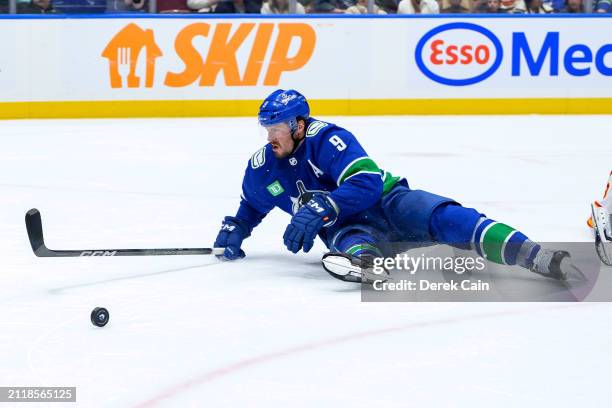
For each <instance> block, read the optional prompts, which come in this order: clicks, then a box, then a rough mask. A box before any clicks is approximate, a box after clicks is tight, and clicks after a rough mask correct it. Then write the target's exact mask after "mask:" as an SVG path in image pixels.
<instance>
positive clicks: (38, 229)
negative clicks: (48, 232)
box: [25, 208, 46, 256]
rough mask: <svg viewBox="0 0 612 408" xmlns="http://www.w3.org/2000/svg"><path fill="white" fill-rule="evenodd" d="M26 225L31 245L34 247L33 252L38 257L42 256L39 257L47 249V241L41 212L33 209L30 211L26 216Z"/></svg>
mask: <svg viewBox="0 0 612 408" xmlns="http://www.w3.org/2000/svg"><path fill="white" fill-rule="evenodd" d="M25 223H26V230H27V231H28V238H29V240H30V245H31V246H32V251H34V253H35V254H36V256H42V255H39V253H42V252H44V250H45V249H46V247H45V240H44V238H43V231H42V221H41V219H40V211H38V210H37V209H36V208H32V209H31V210H30V211H28V212H27V213H26V215H25Z"/></svg>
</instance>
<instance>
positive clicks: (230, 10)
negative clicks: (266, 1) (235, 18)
mask: <svg viewBox="0 0 612 408" xmlns="http://www.w3.org/2000/svg"><path fill="white" fill-rule="evenodd" d="M261 6H262V0H221V1H219V2H218V3H217V6H216V7H215V8H214V10H212V13H216V14H260V13H261Z"/></svg>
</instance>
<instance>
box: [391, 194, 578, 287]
mask: <svg viewBox="0 0 612 408" xmlns="http://www.w3.org/2000/svg"><path fill="white" fill-rule="evenodd" d="M383 210H384V211H385V214H386V215H387V218H388V219H389V221H390V222H391V224H392V225H393V226H394V227H395V228H396V229H397V230H398V231H402V232H404V235H403V236H404V238H405V239H411V240H417V239H418V240H422V241H424V242H425V241H435V242H440V243H445V244H448V245H452V246H455V247H458V248H461V249H474V250H476V252H478V254H479V255H480V256H483V257H485V258H486V259H488V260H489V261H491V262H494V263H499V264H505V265H520V266H522V267H524V268H527V269H529V270H530V271H532V272H535V273H538V274H541V275H544V276H547V277H551V278H555V279H566V278H567V276H568V273H570V272H571V271H573V270H574V268H575V267H574V266H573V265H572V264H571V262H570V259H569V253H567V252H565V251H553V250H547V249H543V248H541V246H540V245H539V244H537V243H535V242H533V241H531V240H529V239H528V238H527V236H526V235H525V234H523V233H522V232H520V231H517V230H516V229H514V228H512V227H510V226H508V225H506V224H503V223H500V222H497V221H495V220H492V219H490V218H487V217H486V216H485V215H484V214H482V213H480V212H478V211H476V210H475V209H473V208H466V207H463V206H461V205H460V204H458V203H456V202H455V201H453V200H451V199H449V198H446V197H442V196H438V195H436V194H432V193H428V192H426V191H422V190H410V189H409V188H408V186H407V185H400V186H396V187H395V188H394V189H393V190H392V191H391V192H389V194H387V196H386V197H384V198H383Z"/></svg>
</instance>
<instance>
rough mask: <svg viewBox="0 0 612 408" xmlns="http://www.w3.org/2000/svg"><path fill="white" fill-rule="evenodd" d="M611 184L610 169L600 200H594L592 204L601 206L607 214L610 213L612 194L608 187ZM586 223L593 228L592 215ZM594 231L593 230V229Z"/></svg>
mask: <svg viewBox="0 0 612 408" xmlns="http://www.w3.org/2000/svg"><path fill="white" fill-rule="evenodd" d="M611 186H612V171H611V172H610V176H609V177H608V182H607V183H606V188H605V190H604V194H603V198H602V199H601V200H595V201H594V202H593V203H592V205H594V206H595V207H596V208H603V209H604V210H605V211H607V212H608V214H612V197H610V196H611V195H612V194H609V193H610V187H611ZM587 225H588V226H589V227H591V228H594V227H595V225H594V222H593V216H592V215H591V217H589V219H588V220H587ZM593 232H595V231H593Z"/></svg>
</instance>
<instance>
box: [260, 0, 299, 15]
mask: <svg viewBox="0 0 612 408" xmlns="http://www.w3.org/2000/svg"><path fill="white" fill-rule="evenodd" d="M261 14H289V1H288V0H268V1H266V2H264V4H263V5H262V6H261ZM295 14H306V10H305V9H304V6H302V5H301V4H300V2H299V1H298V2H296V4H295Z"/></svg>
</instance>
